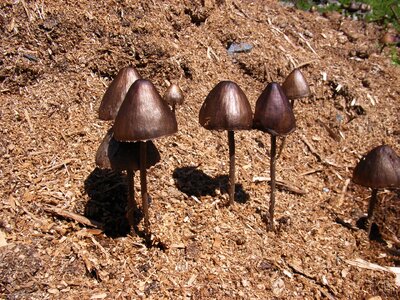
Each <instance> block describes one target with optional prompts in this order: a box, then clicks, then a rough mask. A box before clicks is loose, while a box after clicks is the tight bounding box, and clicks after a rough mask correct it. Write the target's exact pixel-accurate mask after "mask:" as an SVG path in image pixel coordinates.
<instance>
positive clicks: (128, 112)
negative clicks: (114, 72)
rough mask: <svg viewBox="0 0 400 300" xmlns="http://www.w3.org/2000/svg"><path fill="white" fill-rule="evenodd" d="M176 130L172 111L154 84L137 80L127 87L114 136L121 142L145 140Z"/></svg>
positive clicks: (115, 125) (115, 124) (116, 119)
mask: <svg viewBox="0 0 400 300" xmlns="http://www.w3.org/2000/svg"><path fill="white" fill-rule="evenodd" d="M177 131H178V125H177V123H176V119H175V116H174V114H173V112H172V111H171V110H170V109H169V107H168V105H167V104H166V103H165V102H164V101H163V100H162V99H161V96H160V94H159V93H158V92H157V90H156V88H155V87H154V85H153V84H152V83H151V82H150V81H148V80H145V79H138V80H136V81H135V83H134V84H132V86H131V87H130V89H129V90H128V93H127V94H126V97H125V100H124V102H123V103H122V105H121V108H120V109H119V112H118V114H117V117H116V118H115V123H114V138H115V139H116V140H117V141H121V142H135V141H146V140H152V139H156V138H159V137H161V136H164V135H170V134H173V133H175V132H177Z"/></svg>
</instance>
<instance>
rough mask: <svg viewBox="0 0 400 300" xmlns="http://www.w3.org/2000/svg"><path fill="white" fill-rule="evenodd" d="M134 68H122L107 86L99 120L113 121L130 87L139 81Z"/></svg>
mask: <svg viewBox="0 0 400 300" xmlns="http://www.w3.org/2000/svg"><path fill="white" fill-rule="evenodd" d="M140 78H141V77H140V75H139V73H138V72H137V71H136V69H135V68H134V67H125V68H122V69H121V70H120V71H119V72H118V74H117V76H116V77H115V78H114V80H113V81H112V82H111V83H110V85H109V86H108V88H107V90H106V92H105V94H104V96H103V99H102V100H101V104H100V107H99V118H100V120H105V121H107V120H114V119H115V117H116V116H117V113H118V110H119V108H120V106H121V104H122V102H123V101H124V99H125V95H126V93H127V92H128V90H129V88H130V87H131V85H132V84H133V83H134V82H135V81H136V80H137V79H140Z"/></svg>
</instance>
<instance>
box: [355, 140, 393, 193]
mask: <svg viewBox="0 0 400 300" xmlns="http://www.w3.org/2000/svg"><path fill="white" fill-rule="evenodd" d="M353 181H354V183H357V184H359V185H362V186H366V187H370V188H374V189H378V188H389V187H395V188H399V187H400V157H399V156H398V155H397V154H396V152H394V150H393V149H392V148H391V147H390V146H388V145H382V146H378V147H376V148H374V149H372V150H371V151H370V152H368V153H367V155H365V156H364V157H363V158H361V160H360V161H359V163H358V164H357V166H356V167H355V169H354V171H353Z"/></svg>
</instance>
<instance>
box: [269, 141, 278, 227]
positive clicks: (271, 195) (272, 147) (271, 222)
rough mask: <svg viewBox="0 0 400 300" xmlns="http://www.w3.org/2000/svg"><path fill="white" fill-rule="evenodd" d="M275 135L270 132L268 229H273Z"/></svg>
mask: <svg viewBox="0 0 400 300" xmlns="http://www.w3.org/2000/svg"><path fill="white" fill-rule="evenodd" d="M275 173H276V135H274V134H271V163H270V176H271V194H270V201H269V220H268V229H269V230H271V231H275V225H274V214H275V190H276V175H275Z"/></svg>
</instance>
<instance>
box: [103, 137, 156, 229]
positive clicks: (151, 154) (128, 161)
mask: <svg viewBox="0 0 400 300" xmlns="http://www.w3.org/2000/svg"><path fill="white" fill-rule="evenodd" d="M113 135H114V132H113V129H109V130H108V132H107V134H106V135H105V136H104V138H103V140H102V142H101V144H100V146H99V148H98V149H97V152H96V165H97V166H98V167H99V168H100V169H112V170H115V171H125V170H126V172H127V177H128V201H127V203H128V204H127V210H126V217H127V220H128V222H129V225H131V226H132V225H134V221H135V220H134V212H135V211H136V210H137V204H136V201H135V194H134V175H135V171H137V170H139V169H140V144H139V143H138V142H136V143H125V142H118V141H116V140H115V139H114V136H113ZM146 149H147V153H146V155H147V162H146V168H150V167H152V166H154V165H155V164H157V163H158V162H159V161H160V153H159V152H158V150H157V148H156V146H155V145H154V143H153V142H151V141H148V142H147V147H146Z"/></svg>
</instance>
